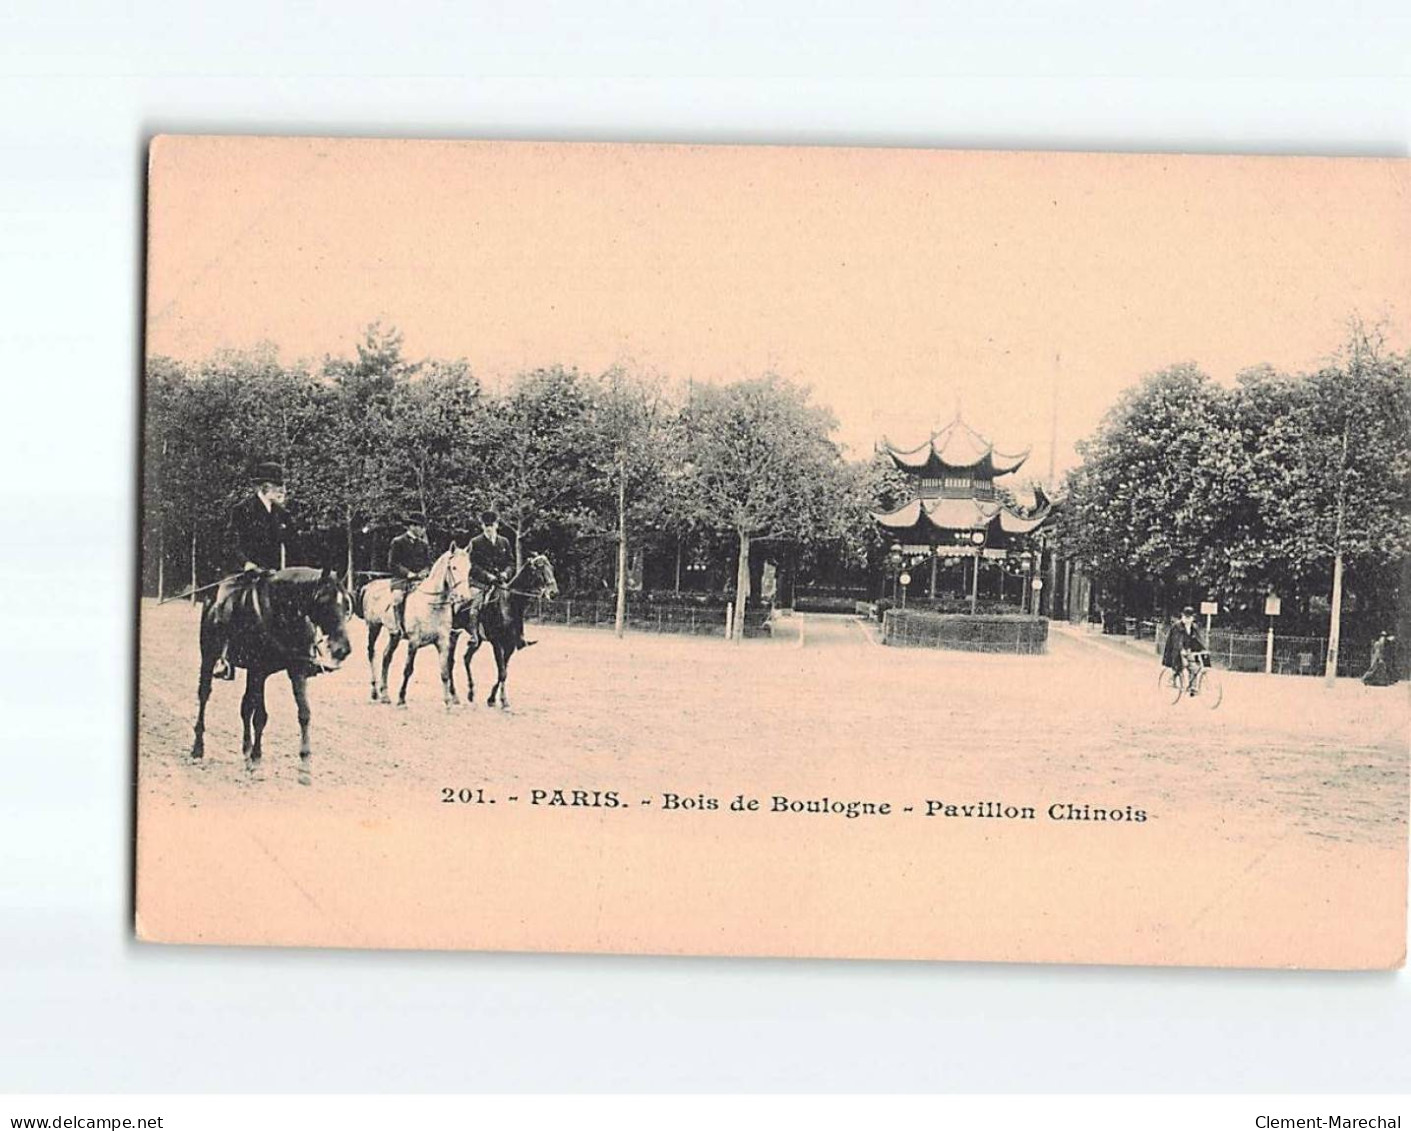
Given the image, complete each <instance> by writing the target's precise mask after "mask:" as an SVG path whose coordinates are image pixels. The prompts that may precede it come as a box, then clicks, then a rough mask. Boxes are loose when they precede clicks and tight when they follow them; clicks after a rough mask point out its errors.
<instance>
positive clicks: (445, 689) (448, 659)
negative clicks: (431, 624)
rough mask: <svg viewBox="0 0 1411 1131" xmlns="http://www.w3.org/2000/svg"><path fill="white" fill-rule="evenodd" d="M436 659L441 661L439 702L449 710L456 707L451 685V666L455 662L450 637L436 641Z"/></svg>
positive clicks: (454, 694)
mask: <svg viewBox="0 0 1411 1131" xmlns="http://www.w3.org/2000/svg"><path fill="white" fill-rule="evenodd" d="M436 653H437V659H439V660H440V661H441V665H440V667H441V702H443V703H444V704H446V708H447V709H448V710H449V709H450V708H451V707H454V706H455V705H456V689H455V687H454V685H452V683H451V666H452V664H453V663H454V662H455V658H456V656H455V652H454V651H453V650H452V644H451V640H450V637H445V636H443V637H440V638H438V639H437V641H436Z"/></svg>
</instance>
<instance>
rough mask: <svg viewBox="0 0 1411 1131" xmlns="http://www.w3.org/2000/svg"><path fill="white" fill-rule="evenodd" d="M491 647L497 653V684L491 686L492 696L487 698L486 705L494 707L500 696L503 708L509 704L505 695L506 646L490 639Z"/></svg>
mask: <svg viewBox="0 0 1411 1131" xmlns="http://www.w3.org/2000/svg"><path fill="white" fill-rule="evenodd" d="M490 649H491V651H493V652H494V653H495V686H494V687H492V688H490V696H489V698H487V699H486V700H485V705H486V706H487V707H493V706H494V705H495V699H496V697H497V696H498V698H499V700H500V707H501V709H502V710H503V709H504V708H506V707H508V706H509V703H508V702H507V700H506V696H505V647H504V645H503V644H501V643H500V641H499V640H498V639H496V640H491V641H490Z"/></svg>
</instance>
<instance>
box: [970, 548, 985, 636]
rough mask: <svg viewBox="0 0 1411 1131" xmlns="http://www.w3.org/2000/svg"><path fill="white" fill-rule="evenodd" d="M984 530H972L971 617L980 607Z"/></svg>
mask: <svg viewBox="0 0 1411 1131" xmlns="http://www.w3.org/2000/svg"><path fill="white" fill-rule="evenodd" d="M986 533H987V531H985V530H972V531H971V532H970V542H971V544H972V545H973V546H974V547H975V575H974V576H973V577H972V578H971V579H970V615H971V616H972V617H973V616H974V615H975V611H976V609H977V608H979V605H980V557H981V555H982V552H983V550H984V548H985V535H986Z"/></svg>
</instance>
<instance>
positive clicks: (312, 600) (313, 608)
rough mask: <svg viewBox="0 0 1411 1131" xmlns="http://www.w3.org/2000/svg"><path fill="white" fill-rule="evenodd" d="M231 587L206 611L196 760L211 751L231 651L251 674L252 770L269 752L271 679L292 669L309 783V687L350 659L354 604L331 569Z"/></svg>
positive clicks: (246, 707)
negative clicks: (219, 685) (214, 704)
mask: <svg viewBox="0 0 1411 1131" xmlns="http://www.w3.org/2000/svg"><path fill="white" fill-rule="evenodd" d="M226 588H227V587H225V586H223V587H222V590H221V593H222V594H223V599H221V598H220V597H218V598H217V599H214V600H211V601H209V602H207V604H206V606H205V607H204V608H203V609H202V610H201V676H200V681H199V683H198V685H197V703H198V706H197V711H196V727H195V730H196V737H195V740H194V741H193V742H192V744H191V757H192V758H193V759H200V758H201V757H202V756H203V755H204V754H205V732H206V700H208V699H209V698H210V696H211V673H212V671H213V669H214V668H215V663H216V658H217V657H218V656H219V655H220V654H221V651H222V650H223V649H224V650H225V651H226V657H227V659H228V660H229V661H230V663H231V664H232V666H234V667H237V668H244V669H245V694H244V696H243V697H242V698H241V700H240V720H241V722H242V723H243V724H244V739H243V741H242V749H243V751H244V754H245V768H246V769H248V770H254V769H255V767H256V766H257V765H259V761H260V758H261V755H262V751H261V749H260V739H261V736H262V735H263V734H264V729H265V722H266V721H267V719H268V718H269V714H268V712H267V711H266V710H265V680H266V679H268V678H269V677H270V676H271V675H273V674H274V673H276V672H281V671H283V672H288V673H289V683H290V685H291V686H292V687H293V689H294V702H295V704H296V706H297V707H298V711H299V778H300V780H301V781H307V780H308V766H309V757H310V755H311V754H312V750H311V749H310V747H309V700H308V696H307V694H306V687H305V685H306V683H307V682H308V679H309V677H310V676H315V675H318V674H319V673H320V672H331V671H335V670H336V669H337V668H338V667H339V666H340V665H341V664H342V663H343V661H344V660H345V659H347V657H348V653H349V652H350V651H351V646H350V645H349V643H348V617H349V616H350V615H351V613H352V599H351V598H350V597H349V596H348V592H347V590H346V589H344V588H343V586H342V585H341V584H340V583H339V581H338V578H337V577H336V576H335V575H334V574H333V573H332V571H330V570H326V569H325V570H317V569H308V568H305V567H303V566H295V567H293V568H291V569H281V570H278V571H276V572H273V573H268V574H259V575H255V576H252V577H248V578H242V579H241V580H240V581H238V582H237V583H236V584H235V585H234V586H232V587H229V592H226Z"/></svg>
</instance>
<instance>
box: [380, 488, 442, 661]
mask: <svg viewBox="0 0 1411 1131" xmlns="http://www.w3.org/2000/svg"><path fill="white" fill-rule="evenodd" d="M404 521H405V523H406V527H407V528H406V530H404V531H403V532H402V533H401V534H398V535H397V537H395V538H393V539H392V544H391V545H390V546H388V547H387V572H388V573H390V574H391V575H392V611H393V614H394V615H395V616H396V618H397V624H396V629H395V631H396V633H397V635H398V636H405V635H406V634H407V620H406V607H407V594H408V593H410V592H411V591H412V590H413V589H415V588H416V585H417V583H418V582H419V581H421V579H422V578H424V577H425V576H426V575H427V574H428V573H429V572H431V545H430V543H428V542H427V540H426V515H425V514H423V513H422V512H421V511H412V512H410V513H409V514H408V515H407V516H406V518H405V520H404Z"/></svg>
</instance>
